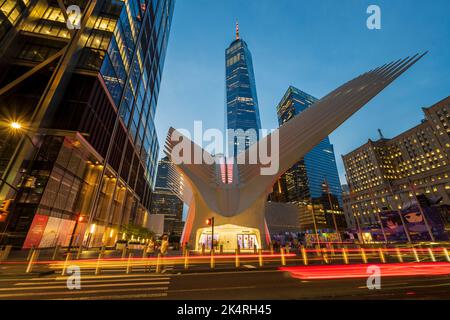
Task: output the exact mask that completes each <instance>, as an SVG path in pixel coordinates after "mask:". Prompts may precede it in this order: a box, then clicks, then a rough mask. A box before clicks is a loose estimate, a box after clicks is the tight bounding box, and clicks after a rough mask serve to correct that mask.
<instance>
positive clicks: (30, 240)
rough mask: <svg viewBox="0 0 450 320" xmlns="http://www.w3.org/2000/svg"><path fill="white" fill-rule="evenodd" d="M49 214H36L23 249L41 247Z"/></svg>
mask: <svg viewBox="0 0 450 320" xmlns="http://www.w3.org/2000/svg"><path fill="white" fill-rule="evenodd" d="M48 218H49V217H48V216H44V215H41V214H36V215H35V216H34V218H33V222H32V223H31V226H30V229H29V231H28V234H27V237H26V239H25V242H24V243H23V247H22V249H30V248H31V247H32V246H35V247H39V244H40V242H41V239H42V236H43V235H44V230H45V227H46V226H47V222H48Z"/></svg>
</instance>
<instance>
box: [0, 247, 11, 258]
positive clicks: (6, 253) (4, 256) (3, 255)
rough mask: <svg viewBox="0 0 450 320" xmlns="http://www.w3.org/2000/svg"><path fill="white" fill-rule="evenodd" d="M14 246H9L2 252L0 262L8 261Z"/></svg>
mask: <svg viewBox="0 0 450 320" xmlns="http://www.w3.org/2000/svg"><path fill="white" fill-rule="evenodd" d="M11 248H12V245H7V246H6V247H5V249H3V251H2V255H1V257H0V261H5V260H8V257H9V253H10V252H11Z"/></svg>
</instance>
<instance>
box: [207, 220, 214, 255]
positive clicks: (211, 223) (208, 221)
mask: <svg viewBox="0 0 450 320" xmlns="http://www.w3.org/2000/svg"><path fill="white" fill-rule="evenodd" d="M205 222H206V224H207V225H208V226H211V250H214V217H211V218H209V219H206V221H205Z"/></svg>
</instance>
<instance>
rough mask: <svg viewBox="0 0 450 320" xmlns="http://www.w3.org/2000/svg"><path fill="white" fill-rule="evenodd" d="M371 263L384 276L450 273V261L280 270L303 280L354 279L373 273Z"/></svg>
mask: <svg viewBox="0 0 450 320" xmlns="http://www.w3.org/2000/svg"><path fill="white" fill-rule="evenodd" d="M371 265H377V266H378V267H379V268H380V272H381V276H382V277H404V276H439V275H450V263H448V262H422V263H391V264H375V263H373V264H353V265H322V266H297V267H281V268H279V270H280V271H286V272H289V273H290V274H291V276H292V277H293V278H297V279H302V280H306V279H309V280H325V279H352V278H367V277H368V276H369V275H370V274H371V273H367V267H368V266H371Z"/></svg>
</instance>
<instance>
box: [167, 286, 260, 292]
mask: <svg viewBox="0 0 450 320" xmlns="http://www.w3.org/2000/svg"><path fill="white" fill-rule="evenodd" d="M255 288H257V287H256V286H242V287H223V288H199V289H175V290H169V293H173V292H195V291H212V290H215V291H217V290H237V289H255Z"/></svg>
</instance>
